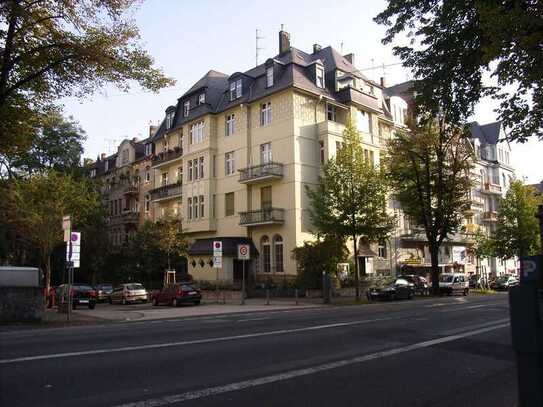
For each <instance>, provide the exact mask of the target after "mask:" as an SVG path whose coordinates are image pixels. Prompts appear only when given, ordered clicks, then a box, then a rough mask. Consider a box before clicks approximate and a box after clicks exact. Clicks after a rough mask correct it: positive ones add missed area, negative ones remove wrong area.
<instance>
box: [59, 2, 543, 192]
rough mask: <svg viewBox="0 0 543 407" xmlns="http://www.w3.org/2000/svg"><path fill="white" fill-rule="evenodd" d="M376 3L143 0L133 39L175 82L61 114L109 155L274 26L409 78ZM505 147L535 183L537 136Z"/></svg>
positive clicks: (542, 155)
mask: <svg viewBox="0 0 543 407" xmlns="http://www.w3.org/2000/svg"><path fill="white" fill-rule="evenodd" d="M267 4H272V6H271V7H269V6H267ZM384 7H385V1H379V0H375V1H364V2H361V1H354V0H338V1H335V2H333V1H329V0H326V1H322V0H311V1H306V0H302V1H300V0H296V1H293V0H289V1H285V0H274V1H273V2H272V3H268V2H263V1H253V2H249V1H228V0H223V1H220V0H201V1H199V2H194V1H185V0H147V1H144V2H143V3H142V5H141V6H140V7H139V8H138V9H137V10H135V12H134V13H133V17H134V19H135V21H136V23H137V25H138V27H139V28H140V35H141V43H142V45H143V46H144V47H145V49H147V50H148V52H149V53H150V54H151V55H152V56H153V58H154V59H155V65H156V66H158V67H161V68H162V69H163V70H164V72H165V73H166V75H167V76H169V77H172V78H174V79H175V80H176V81H177V83H176V85H175V86H174V87H172V88H167V89H164V90H162V91H161V92H159V93H158V94H155V93H151V92H145V91H144V90H142V89H140V88H138V87H137V86H135V87H133V88H132V89H131V90H130V91H129V92H128V93H123V92H121V91H120V90H118V89H116V88H114V87H108V88H106V89H104V90H103V91H101V92H99V93H96V94H94V95H90V96H89V97H87V98H84V99H82V100H79V99H72V98H69V99H66V100H64V101H63V102H64V107H65V112H66V113H67V114H68V115H72V116H73V117H74V119H76V120H77V121H79V123H80V125H81V127H82V128H83V129H84V130H85V131H86V133H87V140H86V142H85V144H84V147H85V153H84V156H85V157H89V158H92V159H95V158H96V157H97V156H98V155H99V154H100V153H102V152H104V153H108V154H110V153H113V152H114V151H115V148H116V146H117V145H118V144H119V142H120V141H122V140H123V139H126V138H133V137H137V138H139V139H143V138H146V137H147V136H148V133H149V124H157V123H159V122H160V120H161V119H162V118H163V117H164V114H165V113H164V112H165V109H166V108H167V107H168V106H170V105H174V104H175V103H176V101H177V98H179V97H180V96H181V95H182V94H183V93H184V92H185V91H186V90H188V88H189V87H190V86H192V84H194V82H196V81H197V80H198V79H200V78H201V77H202V76H203V75H205V74H206V73H207V72H208V71H209V70H210V69H214V70H217V71H220V72H224V73H226V74H232V73H234V72H237V71H245V70H247V69H250V68H252V67H254V66H255V64H256V61H255V54H256V40H255V36H256V30H257V29H258V30H259V36H260V37H263V38H261V39H260V40H259V48H261V49H260V50H259V63H262V62H264V61H265V60H266V59H267V58H269V57H273V56H275V55H276V54H277V53H278V32H279V30H280V28H281V25H282V24H283V25H284V29H285V31H288V32H289V33H290V35H291V45H292V46H294V47H296V48H299V49H301V50H304V51H307V52H311V50H312V47H313V44H315V43H317V44H320V45H322V46H323V47H324V46H328V45H331V46H333V47H334V48H336V49H337V50H338V51H340V52H343V54H348V53H354V54H355V63H356V65H357V66H358V67H359V68H360V69H362V70H363V72H364V74H365V75H366V76H369V77H370V78H372V79H375V80H379V78H380V77H381V76H383V74H384V76H385V78H386V81H387V83H388V84H395V83H400V82H403V81H405V80H408V79H410V76H409V73H408V72H407V71H406V70H404V69H403V68H402V67H401V66H400V65H398V63H399V62H400V61H399V59H398V58H396V57H395V56H394V55H393V54H392V46H384V45H383V44H382V43H381V39H382V38H383V36H384V32H385V28H384V27H383V26H379V25H377V24H376V23H374V22H373V17H374V16H375V15H377V14H378V13H379V12H380V11H382V10H383V9H384ZM383 64H384V65H392V66H388V67H385V68H383V67H382V65H383ZM394 64H395V65H394ZM493 109H494V103H493V102H492V101H491V100H488V99H487V100H484V101H482V102H481V103H480V104H479V105H478V106H477V108H476V112H475V115H474V117H473V119H474V120H477V121H478V122H479V123H481V124H484V123H489V122H492V121H495V120H496V114H495V113H494V112H493ZM511 147H512V149H513V151H512V161H513V165H514V166H515V168H516V169H517V175H518V176H519V177H521V178H524V179H525V180H526V181H527V182H529V183H536V182H539V181H542V180H543V141H541V142H539V141H537V140H535V139H534V140H530V141H529V142H528V143H525V144H512V145H511Z"/></svg>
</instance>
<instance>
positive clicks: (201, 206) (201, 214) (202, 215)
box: [200, 195, 204, 218]
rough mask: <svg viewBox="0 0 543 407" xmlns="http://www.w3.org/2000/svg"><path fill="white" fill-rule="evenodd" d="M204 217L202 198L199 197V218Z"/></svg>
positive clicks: (201, 196)
mask: <svg viewBox="0 0 543 407" xmlns="http://www.w3.org/2000/svg"><path fill="white" fill-rule="evenodd" d="M203 217H204V196H203V195H200V218H203Z"/></svg>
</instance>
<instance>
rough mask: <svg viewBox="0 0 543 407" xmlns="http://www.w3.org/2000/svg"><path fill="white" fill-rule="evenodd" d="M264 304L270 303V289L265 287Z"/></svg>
mask: <svg viewBox="0 0 543 407" xmlns="http://www.w3.org/2000/svg"><path fill="white" fill-rule="evenodd" d="M266 305H270V289H269V288H266Z"/></svg>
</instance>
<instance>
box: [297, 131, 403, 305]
mask: <svg viewBox="0 0 543 407" xmlns="http://www.w3.org/2000/svg"><path fill="white" fill-rule="evenodd" d="M343 140H344V144H343V147H342V148H340V149H339V151H337V154H336V156H335V157H333V158H331V159H330V160H329V161H328V162H327V163H326V164H325V165H324V168H323V175H322V177H321V178H320V180H319V183H318V185H317V186H316V187H315V188H314V189H311V188H307V194H308V197H309V199H310V203H311V206H310V216H311V220H312V222H313V225H314V227H315V229H316V231H317V232H318V233H319V234H322V235H324V236H327V237H330V238H338V239H341V241H345V240H346V239H347V238H350V239H352V241H353V248H354V256H355V262H354V263H355V283H356V299H357V301H358V300H360V275H359V270H358V261H356V258H357V257H356V256H357V250H358V249H357V244H358V239H359V237H361V236H366V237H367V238H368V240H369V241H378V240H381V239H384V238H386V236H387V235H388V234H389V233H390V231H391V230H392V228H393V225H394V219H393V217H391V216H389V215H388V213H387V191H388V183H387V182H386V176H385V174H384V172H383V171H382V169H381V168H379V167H376V166H375V165H374V164H373V163H372V162H369V161H368V160H365V159H364V151H363V149H362V145H361V143H360V136H359V134H358V131H357V130H356V128H355V127H354V125H353V124H352V123H351V122H349V123H348V124H347V126H346V128H345V131H344V133H343Z"/></svg>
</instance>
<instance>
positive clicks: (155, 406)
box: [116, 323, 509, 407]
mask: <svg viewBox="0 0 543 407" xmlns="http://www.w3.org/2000/svg"><path fill="white" fill-rule="evenodd" d="M507 326H509V323H505V324H499V325H493V326H490V327H485V328H481V329H476V330H472V331H467V332H463V333H461V334H457V335H451V336H445V337H441V338H437V339H432V340H429V341H424V342H418V343H414V344H412V345H406V346H401V347H399V348H394V349H389V350H385V351H380V352H376V353H370V354H368V355H364V356H358V357H355V358H352V359H343V360H338V361H335V362H330V363H325V364H322V365H318V366H313V367H309V368H305V369H298V370H291V371H288V372H284V373H279V374H275V375H271V376H264V377H259V378H257V379H252V380H245V381H241V382H237V383H230V384H227V385H224V386H217V387H208V388H206V389H201V390H196V391H189V392H186V393H179V394H173V395H170V396H164V397H158V398H153V399H147V400H141V401H136V402H132V403H126V404H120V405H117V406H116V407H148V406H152V407H160V406H167V405H170V404H174V403H181V402H183V401H188V400H196V399H201V398H204V397H210V396H215V395H218V394H222V393H228V392H232V391H239V390H244V389H248V388H252V387H257V386H262V385H265V384H270V383H275V382H280V381H285V380H289V379H294V378H296V377H300V376H308V375H312V374H315V373H319V372H324V371H327V370H332V369H338V368H341V367H345V366H349V365H353V364H356V363H362V362H367V361H369V360H375V359H380V358H384V357H387V356H392V355H398V354H400V353H405V352H410V351H413V350H418V349H423V348H428V347H430V346H434V345H438V344H441V343H446V342H452V341H455V340H457V339H462V338H466V337H468V336H474V335H478V334H482V333H485V332H488V331H493V330H496V329H501V328H505V327H507Z"/></svg>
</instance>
